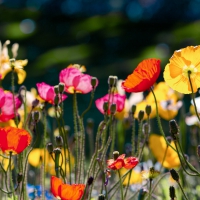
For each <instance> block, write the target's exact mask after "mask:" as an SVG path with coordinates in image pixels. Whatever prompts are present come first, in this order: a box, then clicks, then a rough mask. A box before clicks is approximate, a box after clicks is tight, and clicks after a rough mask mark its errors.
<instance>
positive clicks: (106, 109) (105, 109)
mask: <svg viewBox="0 0 200 200" xmlns="http://www.w3.org/2000/svg"><path fill="white" fill-rule="evenodd" d="M103 110H104V113H107V111H108V102H104V104H103Z"/></svg>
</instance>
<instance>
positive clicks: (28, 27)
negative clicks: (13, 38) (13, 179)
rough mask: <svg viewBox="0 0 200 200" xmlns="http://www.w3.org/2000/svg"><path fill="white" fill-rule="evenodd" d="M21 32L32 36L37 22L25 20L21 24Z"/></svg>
mask: <svg viewBox="0 0 200 200" xmlns="http://www.w3.org/2000/svg"><path fill="white" fill-rule="evenodd" d="M19 26H20V30H21V31H22V32H23V33H25V34H30V33H32V32H33V31H34V30H35V22H34V21H33V20H31V19H24V20H22V21H21V23H20V25H19Z"/></svg>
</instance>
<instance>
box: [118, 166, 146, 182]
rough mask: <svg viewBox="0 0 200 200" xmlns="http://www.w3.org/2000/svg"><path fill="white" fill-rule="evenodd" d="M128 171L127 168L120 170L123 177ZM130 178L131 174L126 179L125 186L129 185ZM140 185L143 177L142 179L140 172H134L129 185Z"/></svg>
mask: <svg viewBox="0 0 200 200" xmlns="http://www.w3.org/2000/svg"><path fill="white" fill-rule="evenodd" d="M127 171H128V170H127V169H125V168H122V169H120V172H121V174H122V175H124V174H125V173H126V172H127ZM129 176H130V174H128V175H127V176H126V178H125V179H124V182H123V185H128V181H129ZM140 183H142V177H141V174H140V172H138V171H135V170H132V172H131V177H130V182H129V184H130V185H132V184H140Z"/></svg>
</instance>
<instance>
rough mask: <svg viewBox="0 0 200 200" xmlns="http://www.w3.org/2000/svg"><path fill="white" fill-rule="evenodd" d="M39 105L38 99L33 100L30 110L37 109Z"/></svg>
mask: <svg viewBox="0 0 200 200" xmlns="http://www.w3.org/2000/svg"><path fill="white" fill-rule="evenodd" d="M39 103H40V101H39V100H38V99H35V100H34V101H32V108H35V107H37V106H38V104H39Z"/></svg>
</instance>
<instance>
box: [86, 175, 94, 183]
mask: <svg viewBox="0 0 200 200" xmlns="http://www.w3.org/2000/svg"><path fill="white" fill-rule="evenodd" d="M93 180H94V178H93V177H92V176H90V177H89V178H88V181H87V184H88V185H92V183H93Z"/></svg>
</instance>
